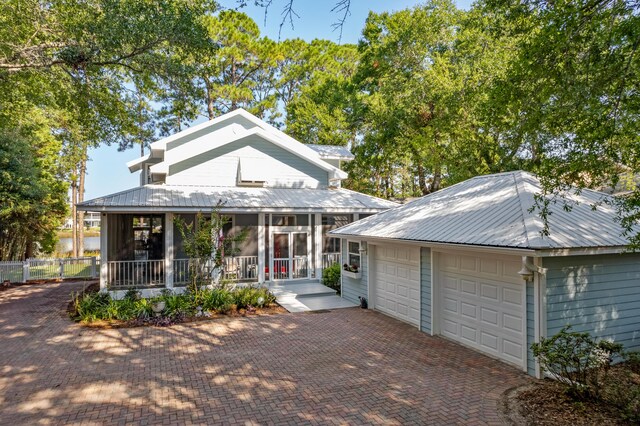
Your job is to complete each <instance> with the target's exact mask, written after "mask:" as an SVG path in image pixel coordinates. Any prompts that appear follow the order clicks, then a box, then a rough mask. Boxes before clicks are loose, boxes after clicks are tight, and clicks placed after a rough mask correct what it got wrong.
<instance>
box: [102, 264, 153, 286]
mask: <svg viewBox="0 0 640 426" xmlns="http://www.w3.org/2000/svg"><path fill="white" fill-rule="evenodd" d="M164 285H165V282H164V260H163V259H159V260H117V261H109V262H107V287H108V288H109V289H111V290H120V289H129V288H150V287H164Z"/></svg>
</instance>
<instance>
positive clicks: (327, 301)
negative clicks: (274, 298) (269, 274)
mask: <svg viewBox="0 0 640 426" xmlns="http://www.w3.org/2000/svg"><path fill="white" fill-rule="evenodd" d="M278 303H279V304H280V306H282V307H283V308H285V309H286V310H287V311H289V312H313V311H324V310H331V309H342V308H353V307H356V306H357V305H356V304H354V303H351V302H348V301H346V300H345V299H343V298H341V297H340V296H336V295H335V294H334V295H331V296H314V297H305V296H302V297H291V296H283V297H279V298H278Z"/></svg>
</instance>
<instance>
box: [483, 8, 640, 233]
mask: <svg viewBox="0 0 640 426" xmlns="http://www.w3.org/2000/svg"><path fill="white" fill-rule="evenodd" d="M477 7H479V8H482V9H483V10H484V11H485V12H490V13H496V14H501V15H503V16H505V17H506V19H505V21H506V22H507V23H508V24H509V25H507V26H505V28H504V29H503V31H507V32H509V33H511V34H514V35H515V36H516V37H518V38H519V40H520V41H519V43H518V46H517V51H518V55H517V56H516V57H515V58H514V60H513V61H512V63H511V67H510V69H509V79H507V80H505V82H504V84H503V85H502V88H501V93H502V94H503V96H502V98H501V99H500V102H499V104H498V105H500V106H501V107H502V108H500V109H499V112H500V113H504V114H505V115H509V114H510V113H511V112H512V111H515V112H516V113H517V117H518V119H517V120H514V121H513V122H511V123H510V124H511V125H512V128H511V129H510V131H509V133H508V137H509V138H510V139H511V140H512V141H513V144H514V145H518V144H519V145H522V146H526V147H528V155H527V159H528V160H529V162H530V164H531V168H532V169H533V170H535V171H536V172H537V173H538V174H539V175H540V176H541V178H542V182H543V184H544V187H545V191H546V192H547V193H549V194H552V195H555V196H561V194H562V192H563V191H564V190H565V189H566V187H567V185H570V184H571V185H577V186H579V187H581V188H584V187H598V186H601V185H603V184H609V183H613V184H615V183H616V182H617V181H618V179H619V176H620V174H621V172H627V173H631V174H637V173H639V172H640V149H638V148H639V147H640V55H639V54H638V48H639V46H640V3H638V2H637V1H633V0H578V1H568V0H565V1H553V2H551V1H543V0H529V1H523V2H518V3H513V2H507V1H502V0H487V1H486V2H485V3H484V4H479V5H478V6H477ZM505 111H506V113H505ZM566 201H567V200H566V199H563V202H566ZM540 207H541V208H542V209H543V210H544V209H545V207H546V206H545V205H544V203H543V204H542V205H541V206H540ZM620 207H621V215H622V216H624V218H625V220H624V221H623V223H624V224H625V225H628V226H631V225H633V224H634V223H637V222H638V220H640V190H638V188H633V193H632V195H631V196H629V197H626V198H625V199H624V200H622V203H621V205H620ZM567 208H570V205H568V206H567ZM629 230H631V229H629ZM632 242H633V243H634V244H636V245H638V244H640V237H639V236H637V235H636V236H634V238H633V239H632Z"/></svg>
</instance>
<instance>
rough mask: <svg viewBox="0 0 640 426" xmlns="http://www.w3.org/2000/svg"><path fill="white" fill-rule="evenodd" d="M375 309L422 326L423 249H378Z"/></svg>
mask: <svg viewBox="0 0 640 426" xmlns="http://www.w3.org/2000/svg"><path fill="white" fill-rule="evenodd" d="M374 258H375V259H374V265H375V268H374V274H373V291H374V296H373V297H374V308H375V309H377V310H379V311H380V312H383V313H385V314H387V315H390V316H392V317H394V318H397V319H399V320H402V321H406V322H408V323H410V324H413V325H415V326H418V325H419V324H420V248H418V247H404V246H395V245H384V246H376V248H375V256H374Z"/></svg>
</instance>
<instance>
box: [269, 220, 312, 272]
mask: <svg viewBox="0 0 640 426" xmlns="http://www.w3.org/2000/svg"><path fill="white" fill-rule="evenodd" d="M308 239H309V234H308V233H307V232H274V233H273V238H272V239H271V241H273V246H272V247H271V252H272V253H273V280H295V279H300V278H308V277H309V247H308Z"/></svg>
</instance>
